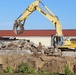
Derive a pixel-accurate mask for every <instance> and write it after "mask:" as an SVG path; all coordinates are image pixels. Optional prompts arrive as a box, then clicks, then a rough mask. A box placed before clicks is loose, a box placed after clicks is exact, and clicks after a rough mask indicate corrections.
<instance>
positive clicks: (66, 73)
mask: <svg viewBox="0 0 76 75" xmlns="http://www.w3.org/2000/svg"><path fill="white" fill-rule="evenodd" d="M64 72H65V75H72V72H71V71H70V70H69V67H68V65H66V66H65V68H64Z"/></svg>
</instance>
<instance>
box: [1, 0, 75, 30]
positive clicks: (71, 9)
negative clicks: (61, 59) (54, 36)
mask: <svg viewBox="0 0 76 75" xmlns="http://www.w3.org/2000/svg"><path fill="white" fill-rule="evenodd" d="M34 1H35V0H1V1H0V30H12V29H13V24H14V20H16V19H17V17H18V16H19V15H20V14H21V13H22V12H23V11H24V10H25V9H26V8H27V7H28V6H29V5H30V4H31V3H32V2H34ZM41 1H42V2H43V3H44V4H45V5H46V6H47V7H48V8H49V9H50V10H51V11H52V12H53V13H54V14H55V15H56V16H57V17H58V18H59V20H60V23H61V25H62V29H76V0H41ZM39 6H40V7H41V8H42V9H43V10H45V9H44V7H43V6H42V5H41V4H40V5H39ZM24 28H25V30H33V29H34V30H50V29H55V27H54V25H53V24H52V23H51V22H50V21H49V20H48V19H47V18H45V16H43V15H42V14H41V13H40V12H38V11H37V10H36V11H35V12H33V13H32V14H31V15H30V16H29V17H28V18H27V20H26V22H25V26H24Z"/></svg>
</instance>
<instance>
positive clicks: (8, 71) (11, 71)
mask: <svg viewBox="0 0 76 75" xmlns="http://www.w3.org/2000/svg"><path fill="white" fill-rule="evenodd" d="M5 72H6V73H13V69H12V68H11V67H10V66H7V67H6V70H5Z"/></svg>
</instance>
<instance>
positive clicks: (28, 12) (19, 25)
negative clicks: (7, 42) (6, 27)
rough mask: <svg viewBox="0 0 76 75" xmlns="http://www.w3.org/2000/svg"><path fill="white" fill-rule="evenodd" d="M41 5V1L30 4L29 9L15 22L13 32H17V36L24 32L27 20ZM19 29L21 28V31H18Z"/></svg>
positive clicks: (37, 0)
mask: <svg viewBox="0 0 76 75" xmlns="http://www.w3.org/2000/svg"><path fill="white" fill-rule="evenodd" d="M39 3H40V0H36V1H35V2H33V3H32V4H30V5H29V6H28V8H26V10H25V11H24V12H23V13H22V14H21V15H20V16H19V17H18V18H17V19H16V20H15V22H14V27H13V31H14V32H15V34H21V33H23V32H24V23H25V20H26V19H27V17H28V16H29V15H30V14H31V13H33V12H34V11H35V10H36V6H38V5H39ZM22 22H23V23H22ZM18 27H19V30H17V29H18Z"/></svg>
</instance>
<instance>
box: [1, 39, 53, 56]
mask: <svg viewBox="0 0 76 75" xmlns="http://www.w3.org/2000/svg"><path fill="white" fill-rule="evenodd" d="M1 50H4V51H6V50H7V51H8V52H9V50H14V51H15V52H17V50H18V51H19V50H21V51H25V52H27V53H29V54H31V53H41V54H46V55H51V54H53V51H54V50H53V48H51V47H46V46H44V45H42V43H41V42H39V45H36V44H35V43H33V42H32V41H30V40H25V39H20V40H10V41H0V51H1Z"/></svg>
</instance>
